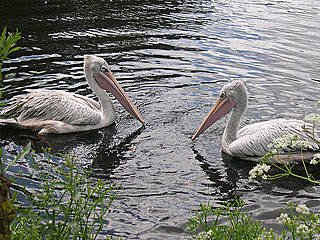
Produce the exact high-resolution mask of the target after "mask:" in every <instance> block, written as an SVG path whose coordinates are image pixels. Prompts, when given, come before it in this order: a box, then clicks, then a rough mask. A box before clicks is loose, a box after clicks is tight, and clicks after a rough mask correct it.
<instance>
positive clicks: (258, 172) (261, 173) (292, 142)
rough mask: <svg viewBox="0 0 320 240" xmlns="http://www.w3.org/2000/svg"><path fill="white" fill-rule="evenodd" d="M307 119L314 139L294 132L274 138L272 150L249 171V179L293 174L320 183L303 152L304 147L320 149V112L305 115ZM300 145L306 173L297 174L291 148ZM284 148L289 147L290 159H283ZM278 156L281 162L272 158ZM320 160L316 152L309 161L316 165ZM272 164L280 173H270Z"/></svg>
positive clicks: (266, 178)
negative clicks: (302, 137)
mask: <svg viewBox="0 0 320 240" xmlns="http://www.w3.org/2000/svg"><path fill="white" fill-rule="evenodd" d="M317 106H320V102H318V103H317ZM305 120H306V121H309V122H311V123H312V139H310V140H309V141H306V140H301V139H300V138H299V137H298V136H297V135H294V134H288V135H284V136H282V137H280V138H277V139H275V140H274V142H273V143H272V144H271V145H270V146H269V147H270V149H271V150H270V151H269V152H268V153H267V154H266V155H265V156H264V158H263V160H262V162H260V163H259V164H257V165H256V166H255V167H254V168H253V169H252V170H251V171H250V172H249V175H250V177H249V180H253V179H255V178H257V177H261V178H262V179H263V180H274V179H278V178H281V177H285V176H293V177H296V178H300V179H302V180H306V181H309V182H311V183H315V184H320V180H317V179H315V178H314V176H313V175H312V174H311V173H310V171H309V170H308V168H307V165H306V162H305V159H304V157H305V155H304V152H303V149H309V150H311V151H312V150H314V149H320V142H319V137H320V136H316V129H317V124H319V123H320V114H311V115H308V116H306V117H305ZM302 128H303V129H304V130H305V126H302ZM295 147H298V148H299V149H300V154H299V160H300V162H301V163H302V166H303V169H304V175H301V174H297V173H295V172H294V171H293V169H294V167H295V164H292V163H290V159H291V154H290V149H291V148H295ZM283 149H289V152H288V160H289V161H286V162H285V161H283V160H282V159H281V154H282V150H283ZM273 158H278V159H281V162H280V164H279V163H274V162H273V161H272V160H271V159H273ZM319 162H320V153H319V152H318V153H314V155H313V157H312V158H311V160H310V161H309V164H310V165H316V164H318V163H319ZM271 166H273V167H274V168H276V169H278V170H280V173H277V174H270V173H269V170H270V169H271Z"/></svg>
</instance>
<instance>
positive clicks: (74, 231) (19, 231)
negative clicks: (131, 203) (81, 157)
mask: <svg viewBox="0 0 320 240" xmlns="http://www.w3.org/2000/svg"><path fill="white" fill-rule="evenodd" d="M45 155H46V156H45V159H46V160H47V161H46V164H43V162H42V161H43V159H42V160H41V163H40V162H37V161H35V160H34V159H33V162H34V164H33V168H34V171H35V172H34V174H35V176H37V178H39V180H40V181H41V188H40V191H39V192H36V193H33V194H30V193H28V192H27V191H26V190H25V191H24V193H25V194H27V200H28V201H30V203H31V204H30V206H29V207H28V208H19V209H18V210H17V212H18V216H17V218H16V219H15V221H14V222H13V223H12V224H11V231H12V239H49V240H51V239H52V240H53V239H57V240H58V239H59V240H60V239H96V238H97V236H98V234H99V231H101V229H102V227H103V224H104V220H105V217H106V215H107V214H108V211H109V207H110V205H111V203H112V201H113V200H114V198H115V196H116V192H115V190H116V189H117V188H116V187H115V186H114V185H105V184H104V183H103V182H102V181H101V180H96V181H93V180H91V179H90V174H89V172H88V171H85V170H84V171H82V170H81V169H79V168H78V167H77V164H76V157H75V156H72V155H71V154H64V155H60V154H57V155H51V154H48V152H47V154H45ZM57 159H61V161H60V162H58V163H57V162H56V160H57ZM62 160H63V161H62Z"/></svg>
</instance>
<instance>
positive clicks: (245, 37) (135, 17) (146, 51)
mask: <svg viewBox="0 0 320 240" xmlns="http://www.w3.org/2000/svg"><path fill="white" fill-rule="evenodd" d="M319 13H320V6H319V4H318V1H317V0H310V1H302V0H288V1H271V0H270V1H267V0H264V1H260V0H259V1H249V0H242V1H231V0H229V1H228V0H217V1H208V0H202V1H201V0H200V1H192V0H185V1H183V0H179V1H173V0H172V1H169V0H167V1H156V0H150V1H116V0H113V1H92V0H80V1H59V0H55V1H53V0H48V1H34V0H32V1H31V0H30V1H15V3H12V2H11V1H7V0H4V1H2V3H1V9H0V22H1V23H2V24H7V25H8V27H9V29H10V30H11V31H14V29H15V28H18V29H19V30H20V31H21V32H22V36H23V37H22V40H21V41H20V42H19V45H20V46H21V47H22V49H21V50H20V51H18V52H16V53H15V54H14V55H12V59H11V60H8V61H7V62H6V64H5V65H4V67H5V68H4V71H5V73H16V76H15V77H14V78H12V79H10V80H6V81H5V82H4V84H5V100H6V99H10V98H11V97H12V96H15V95H17V94H21V93H25V92H26V91H27V90H28V89H40V88H46V89H62V90H66V91H70V92H76V93H79V94H83V95H86V96H90V97H93V98H95V96H94V95H93V93H92V92H91V90H89V89H88V86H87V84H86V82H85V79H84V76H83V69H82V64H83V59H82V56H83V55H85V54H95V55H98V56H101V57H103V58H105V59H106V60H107V61H108V63H109V65H110V67H111V69H112V71H113V73H114V75H115V76H116V78H117V79H118V81H119V82H120V83H121V85H122V86H123V87H124V89H125V91H126V92H127V93H128V95H129V96H130V98H131V99H133V101H134V103H135V104H136V105H137V107H138V109H139V111H140V112H141V115H142V116H143V118H144V120H145V121H146V122H147V124H146V127H145V128H144V129H143V128H142V129H141V128H140V123H139V122H138V121H136V120H135V119H132V118H131V117H130V116H129V115H128V113H126V112H125V111H124V109H123V108H122V107H121V106H120V105H119V104H118V103H117V102H116V103H115V104H116V109H117V121H116V125H114V126H111V127H108V128H105V129H100V130H97V131H92V132H86V133H76V134H68V135H64V136H50V137H49V138H48V139H47V141H46V142H43V141H41V140H39V139H38V138H37V136H36V134H32V133H31V132H29V131H13V130H12V129H8V128H4V127H1V128H0V145H1V146H2V148H3V149H4V150H5V151H6V155H7V156H8V157H11V158H13V157H14V156H16V155H17V153H18V151H19V149H20V148H21V147H22V146H24V145H26V144H27V142H29V141H30V140H31V141H32V142H33V148H34V149H36V150H37V153H38V154H40V151H39V149H40V148H41V146H43V145H46V146H50V147H52V149H53V151H55V152H63V151H65V150H66V149H70V148H71V150H72V151H73V152H75V153H76V154H77V155H78V156H79V164H80V165H81V166H83V167H92V168H93V173H94V176H95V177H96V178H101V179H103V180H104V181H105V182H106V183H110V182H111V183H116V184H121V185H122V188H121V190H120V191H119V197H118V198H117V200H116V201H115V202H114V204H113V206H112V210H113V212H112V213H111V214H110V216H109V217H108V224H106V225H105V227H104V230H103V234H106V233H108V234H114V235H116V236H122V237H127V238H129V239H186V238H187V237H188V234H187V232H186V230H185V227H184V225H185V224H186V223H187V222H188V218H189V217H191V216H193V211H194V210H196V209H198V207H199V204H200V203H207V202H210V203H211V204H212V205H214V206H220V205H221V203H222V202H223V201H225V200H230V199H234V197H235V196H240V197H241V199H242V200H243V201H245V202H246V203H247V207H246V208H247V209H248V210H249V211H250V213H252V214H253V216H254V218H255V219H258V220H260V221H262V222H263V223H264V224H266V225H267V226H268V227H273V228H275V229H279V226H278V225H277V223H276V222H275V217H277V216H278V215H279V214H280V212H281V207H284V206H285V205H286V203H287V202H297V203H305V204H306V205H307V206H309V207H311V208H312V209H313V210H315V211H317V210H319V203H320V201H319V197H320V188H319V187H317V186H314V185H311V184H308V183H305V182H301V181H298V180H295V179H291V178H289V179H288V178H285V179H281V180H278V181H273V182H265V183H250V182H248V171H249V170H250V169H251V168H252V167H253V166H254V165H252V164H250V163H248V162H243V161H240V160H237V159H230V158H228V157H227V156H225V155H222V154H221V145H220V139H221V136H222V132H223V129H224V126H225V123H226V118H225V119H223V120H221V121H219V122H218V123H216V124H215V125H214V126H212V127H211V128H210V129H208V131H206V132H205V133H204V134H202V135H201V136H200V137H199V138H198V139H197V140H196V141H195V142H191V141H190V137H191V136H192V135H193V133H194V132H195V131H196V130H197V128H198V126H199V124H200V123H201V121H202V120H203V119H204V117H205V116H206V114H207V112H208V111H209V110H210V108H211V106H212V104H213V102H214V101H215V99H216V97H217V96H218V93H219V91H220V89H221V88H222V86H223V85H224V84H225V83H227V82H229V81H231V80H235V79H242V80H243V81H244V82H245V83H246V86H247V88H248V92H249V96H250V98H249V107H248V111H247V113H246V115H245V117H244V119H243V122H244V124H248V123H254V122H257V121H261V120H269V119H273V118H279V117H285V118H297V119H303V118H304V116H305V115H307V114H309V113H313V112H315V111H317V109H316V107H315V104H316V102H317V101H318V99H319V96H318V92H319V90H320V83H319V82H320V77H319V76H320V58H319V56H320V53H319V49H320V43H319V39H320V25H319V22H320V14H319ZM21 169H22V170H21ZM19 171H23V172H25V173H26V175H24V176H25V177H24V178H23V179H21V181H22V182H24V183H26V184H28V186H29V188H30V189H32V188H37V185H38V182H37V181H36V180H30V179H28V177H27V173H28V171H30V166H29V164H28V162H25V160H24V161H21V162H19V163H18V165H17V166H15V167H14V168H12V169H11V171H10V172H9V174H10V175H17V173H18V172H19ZM101 239H103V237H102V236H101Z"/></svg>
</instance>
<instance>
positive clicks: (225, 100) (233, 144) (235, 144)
mask: <svg viewBox="0 0 320 240" xmlns="http://www.w3.org/2000/svg"><path fill="white" fill-rule="evenodd" d="M247 103H248V96H247V90H246V87H245V86H244V83H243V82H242V81H238V80H237V81H234V82H231V83H229V84H227V85H225V86H224V87H223V88H222V90H221V91H220V95H219V99H218V100H217V101H216V102H215V104H214V106H213V108H212V110H211V111H210V113H209V114H208V116H207V117H206V119H205V120H204V121H203V123H202V124H201V126H200V127H199V129H198V131H197V132H196V133H195V134H194V136H193V137H192V140H194V139H195V138H197V137H198V136H199V135H200V134H201V133H202V132H203V131H205V130H206V129H207V128H208V127H210V126H211V125H212V124H213V123H215V122H216V121H217V120H218V119H220V118H222V117H223V116H224V115H226V114H227V113H229V112H230V111H231V110H232V109H233V112H232V114H231V117H230V119H229V121H228V123H227V126H226V128H225V130H224V133H223V136H222V141H221V145H222V151H223V152H225V153H226V154H228V155H230V156H233V157H237V158H241V159H244V160H251V161H260V160H261V159H262V157H263V156H264V155H265V154H266V153H268V152H269V151H270V149H269V147H268V145H269V144H272V143H273V141H274V139H276V138H280V137H283V136H284V135H287V134H292V135H296V136H297V137H299V139H301V140H309V141H310V140H311V141H310V142H311V143H313V144H312V149H311V150H310V149H304V151H305V152H304V155H303V156H304V159H306V160H310V158H312V156H313V154H314V152H313V151H312V150H314V151H317V150H319V146H318V145H317V144H315V142H314V141H312V139H313V133H312V130H313V128H312V124H308V123H305V122H304V121H302V120H286V119H275V120H270V121H265V122H260V123H254V124H251V125H248V126H245V127H243V128H241V129H240V130H239V125H240V119H241V117H242V116H243V115H244V113H245V111H246V109H247ZM303 126H305V128H303ZM319 136H320V133H319V132H318V131H316V137H317V141H319V138H318V137H319ZM287 150H288V149H287ZM300 151H301V148H300V146H297V148H296V149H292V148H291V149H290V155H288V154H289V153H288V152H283V153H281V155H280V156H278V157H276V156H274V157H273V159H272V160H273V161H274V162H281V161H285V162H287V161H288V159H289V158H290V162H299V161H301V155H300Z"/></svg>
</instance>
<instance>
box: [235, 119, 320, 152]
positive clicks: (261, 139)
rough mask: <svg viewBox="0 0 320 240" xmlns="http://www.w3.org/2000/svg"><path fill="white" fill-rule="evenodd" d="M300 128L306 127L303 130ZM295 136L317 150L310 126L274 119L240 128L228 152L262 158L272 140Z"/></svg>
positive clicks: (295, 121)
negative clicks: (290, 135) (289, 135)
mask: <svg viewBox="0 0 320 240" xmlns="http://www.w3.org/2000/svg"><path fill="white" fill-rule="evenodd" d="M302 126H306V129H305V130H303V127H302ZM287 134H292V135H297V136H298V138H299V139H301V140H307V141H309V142H310V143H311V145H312V148H313V150H318V149H319V147H318V145H317V144H316V143H315V142H314V141H312V139H313V136H312V126H311V125H310V124H306V123H305V122H303V121H300V120H286V119H276V120H271V121H266V122H260V123H254V124H251V125H248V126H246V127H244V128H241V129H240V130H239V132H238V138H237V140H235V141H234V142H232V143H231V144H230V146H229V151H230V152H231V154H232V155H234V156H264V155H265V154H266V153H267V152H268V151H270V149H269V147H268V145H270V144H271V143H273V141H274V139H276V138H280V137H283V136H284V135H287ZM299 150H300V147H298V146H297V147H296V148H295V149H290V151H292V152H295V151H299Z"/></svg>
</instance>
